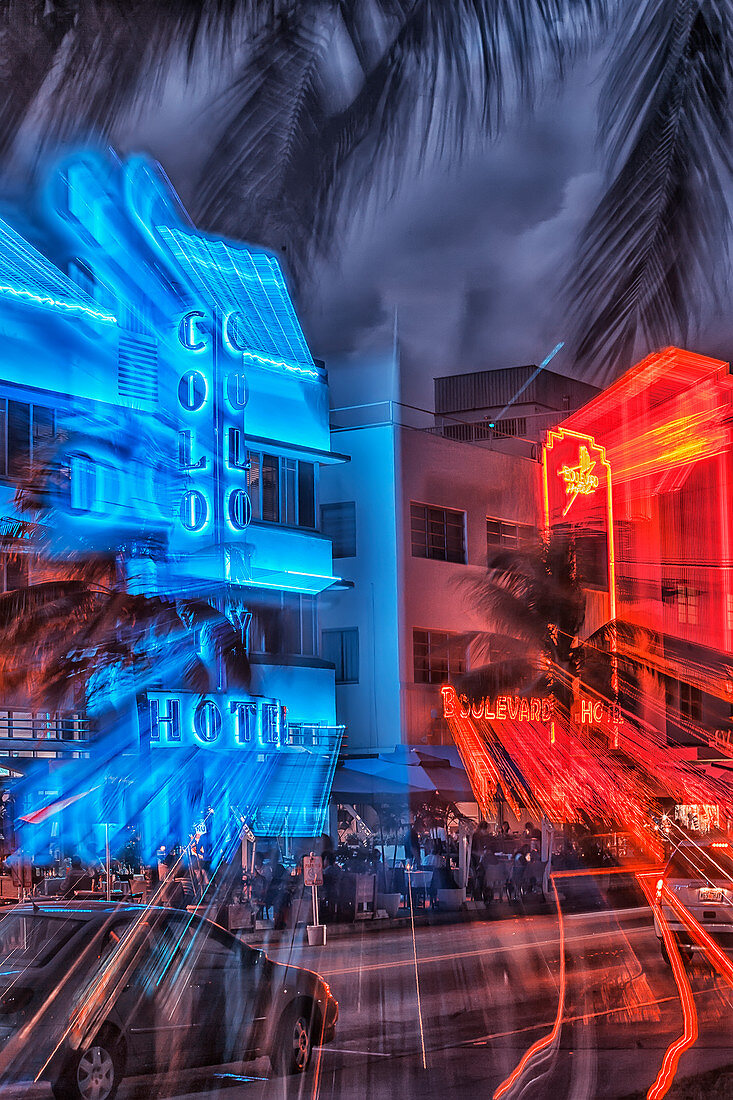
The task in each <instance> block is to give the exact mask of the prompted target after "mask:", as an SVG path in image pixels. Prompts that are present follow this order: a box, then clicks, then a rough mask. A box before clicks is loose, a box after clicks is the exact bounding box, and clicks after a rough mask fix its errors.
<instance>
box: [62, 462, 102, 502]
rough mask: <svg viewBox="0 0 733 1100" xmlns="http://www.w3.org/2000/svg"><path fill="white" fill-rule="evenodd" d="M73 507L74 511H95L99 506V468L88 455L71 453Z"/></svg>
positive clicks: (70, 470) (70, 469) (70, 468)
mask: <svg viewBox="0 0 733 1100" xmlns="http://www.w3.org/2000/svg"><path fill="white" fill-rule="evenodd" d="M69 472H70V475H71V508H72V511H74V512H93V511H94V510H95V509H96V508H97V507H98V497H99V494H98V491H97V468H96V465H95V463H94V462H93V460H92V459H91V458H89V456H88V455H71V456H70V458H69Z"/></svg>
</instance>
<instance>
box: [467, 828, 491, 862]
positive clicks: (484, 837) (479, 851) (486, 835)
mask: <svg viewBox="0 0 733 1100" xmlns="http://www.w3.org/2000/svg"><path fill="white" fill-rule="evenodd" d="M491 839H492V838H491V831H490V829H489V823H488V821H487V820H486V819H485V818H483V817H482V818H481V820H480V821H479V823H478V825H477V826H476V831H475V832H474V834H473V836H472V837H471V863H472V864H473V865H474V866H478V864H479V863H480V862H481V857H482V856H483V854H484V852H485V851H486V849H487V848H488V847H489V844H490V842H491Z"/></svg>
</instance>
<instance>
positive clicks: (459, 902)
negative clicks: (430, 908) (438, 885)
mask: <svg viewBox="0 0 733 1100" xmlns="http://www.w3.org/2000/svg"><path fill="white" fill-rule="evenodd" d="M465 900H466V892H465V890H438V906H439V908H440V909H450V910H453V911H455V910H458V909H460V908H461V907H462V906H463V903H464V901H465Z"/></svg>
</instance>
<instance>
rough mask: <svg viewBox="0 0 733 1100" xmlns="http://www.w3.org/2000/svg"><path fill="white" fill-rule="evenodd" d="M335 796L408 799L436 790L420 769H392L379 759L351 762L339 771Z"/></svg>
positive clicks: (339, 768) (336, 777) (334, 785)
mask: <svg viewBox="0 0 733 1100" xmlns="http://www.w3.org/2000/svg"><path fill="white" fill-rule="evenodd" d="M331 790H332V792H333V793H334V794H335V795H350V796H352V797H353V798H357V797H359V796H361V797H364V798H368V797H372V796H379V795H381V796H385V797H389V796H400V795H401V796H404V795H409V794H411V793H414V792H416V791H432V790H435V787H434V786H433V785H432V781H431V780H430V779H429V778H428V777H427V776H425V775H423V774H422V773H421V772H420V770H419V769H417V770H415V771H414V772H413V771H412V770H411V771H410V772H409V773H408V771H407V769H406V768H404V767H402V768H399V767H395V768H391V767H390V766H389V765H387V764H384V762H383V761H380V760H378V759H376V758H373V757H372V758H370V759H366V760H350V761H348V763H345V764H341V765H340V767H338V768H337V769H336V773H335V775H334V779H333V786H332V788H331Z"/></svg>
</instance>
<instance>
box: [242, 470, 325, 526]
mask: <svg viewBox="0 0 733 1100" xmlns="http://www.w3.org/2000/svg"><path fill="white" fill-rule="evenodd" d="M247 462H248V464H249V468H248V470H247V489H248V491H249V495H250V499H251V501H252V518H253V519H255V520H264V522H265V523H284V524H286V525H287V526H289V527H308V528H309V529H310V530H313V529H314V528H315V525H316V468H315V465H314V463H312V462H302V461H301V460H300V459H295V458H284V457H282V456H280V455H271V454H263V453H260V452H258V451H248V452H247Z"/></svg>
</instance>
